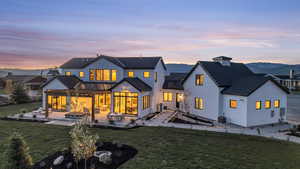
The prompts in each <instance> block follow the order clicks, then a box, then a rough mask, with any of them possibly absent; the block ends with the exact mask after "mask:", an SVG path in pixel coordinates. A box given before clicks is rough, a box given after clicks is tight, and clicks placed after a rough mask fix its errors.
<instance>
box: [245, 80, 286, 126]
mask: <svg viewBox="0 0 300 169" xmlns="http://www.w3.org/2000/svg"><path fill="white" fill-rule="evenodd" d="M277 99H279V100H280V104H281V108H285V109H286V110H287V94H286V93H285V92H284V91H283V90H281V89H280V88H279V87H277V86H276V85H275V84H274V83H273V82H271V81H269V82H267V83H266V84H264V85H263V86H261V87H260V88H259V89H257V90H256V91H255V92H254V93H252V94H251V95H250V96H249V97H248V106H247V107H248V109H247V110H248V113H247V126H248V127H249V126H257V125H265V124H272V123H278V122H279V119H280V108H274V101H275V100H277ZM266 100H271V103H272V104H271V109H265V105H264V103H265V101H266ZM256 101H262V108H261V110H256V107H255V103H256ZM271 111H274V117H271ZM285 114H286V113H285ZM284 119H285V117H284Z"/></svg>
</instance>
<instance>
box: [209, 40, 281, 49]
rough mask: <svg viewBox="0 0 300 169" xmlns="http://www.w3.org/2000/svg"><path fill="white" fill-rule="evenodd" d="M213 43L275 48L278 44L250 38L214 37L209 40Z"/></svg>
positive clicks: (230, 45)
mask: <svg viewBox="0 0 300 169" xmlns="http://www.w3.org/2000/svg"><path fill="white" fill-rule="evenodd" d="M208 42H209V43H211V44H216V45H217V46H223V47H246V48H274V47H277V45H276V44H272V43H270V42H268V41H260V40H249V39H214V40H208Z"/></svg>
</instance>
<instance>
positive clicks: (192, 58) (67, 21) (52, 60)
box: [0, 0, 300, 69]
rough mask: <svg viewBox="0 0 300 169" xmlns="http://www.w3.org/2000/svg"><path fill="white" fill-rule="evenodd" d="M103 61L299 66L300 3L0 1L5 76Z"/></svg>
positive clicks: (258, 0)
mask: <svg viewBox="0 0 300 169" xmlns="http://www.w3.org/2000/svg"><path fill="white" fill-rule="evenodd" d="M97 53H99V54H106V55H111V56H120V57H122V56H163V57H164V60H165V62H167V63H187V64H194V63H195V62H196V61H198V60H210V59H211V58H212V57H215V56H220V55H225V56H230V57H233V58H234V61H237V62H281V63H289V64H300V1H299V0H207V1H206V0H80V1H79V0H69V1H67V0H51V1H50V0H48V1H46V0H1V1H0V68H4V67H15V68H31V69H33V68H46V67H53V66H59V65H60V64H62V63H63V62H65V61H66V60H68V59H70V58H72V57H95V56H96V54H97Z"/></svg>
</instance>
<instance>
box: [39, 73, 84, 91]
mask: <svg viewBox="0 0 300 169" xmlns="http://www.w3.org/2000/svg"><path fill="white" fill-rule="evenodd" d="M54 79H57V80H59V81H60V82H61V83H62V84H64V85H65V86H66V87H67V88H68V89H73V88H74V87H75V86H76V85H77V84H78V83H80V82H82V81H81V80H80V79H79V78H78V77H76V76H74V75H72V76H65V75H60V76H56V77H54V78H52V79H50V80H48V81H47V82H45V83H44V84H43V85H42V87H45V86H46V85H47V84H49V83H50V82H52V81H53V80H54Z"/></svg>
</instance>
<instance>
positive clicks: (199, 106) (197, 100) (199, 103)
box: [195, 97, 204, 110]
mask: <svg viewBox="0 0 300 169" xmlns="http://www.w3.org/2000/svg"><path fill="white" fill-rule="evenodd" d="M195 109H198V110H203V109H204V103H203V99H202V98H199V97H195Z"/></svg>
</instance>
